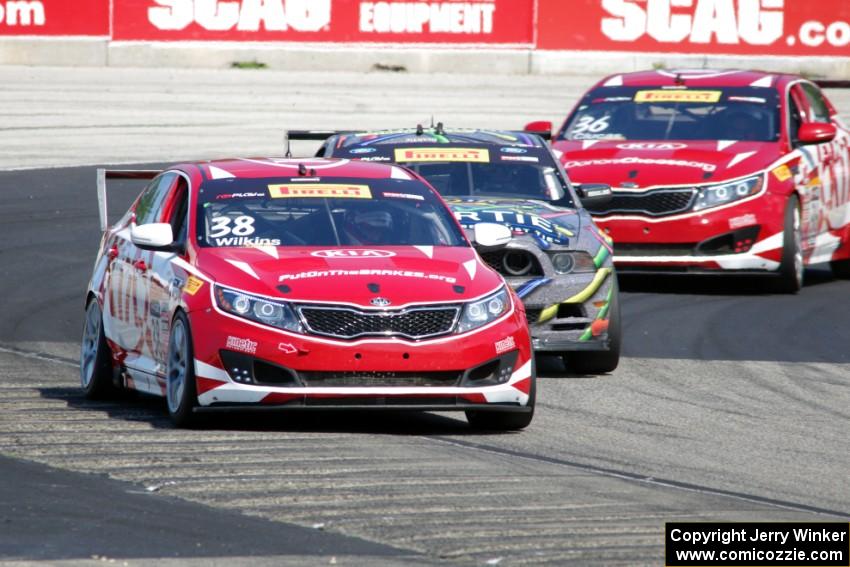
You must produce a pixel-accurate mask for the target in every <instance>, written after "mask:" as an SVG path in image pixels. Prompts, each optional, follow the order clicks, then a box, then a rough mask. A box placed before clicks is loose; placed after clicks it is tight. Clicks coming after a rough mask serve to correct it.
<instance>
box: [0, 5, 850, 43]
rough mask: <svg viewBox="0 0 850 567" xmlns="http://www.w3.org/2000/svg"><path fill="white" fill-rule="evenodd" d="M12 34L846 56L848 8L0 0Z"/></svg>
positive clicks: (1, 22) (0, 29)
mask: <svg viewBox="0 0 850 567" xmlns="http://www.w3.org/2000/svg"><path fill="white" fill-rule="evenodd" d="M110 13H111V17H112V20H111V21H110ZM110 24H111V25H110ZM9 35H16V36H20V35H28V36H101V37H111V38H112V39H115V40H142V41H206V40H217V41H281V42H326V43H360V44H362V43H391V44H402V45H416V44H424V45H434V44H442V45H447V44H448V45H480V46H495V47H500V46H501V47H505V46H514V47H525V48H537V49H549V50H599V51H631V52H662V53H699V54H702V53H706V54H730V55H788V56H803V55H805V56H829V55H832V56H846V57H850V0H0V36H9Z"/></svg>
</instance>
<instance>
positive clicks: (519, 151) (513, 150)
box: [499, 147, 528, 154]
mask: <svg viewBox="0 0 850 567" xmlns="http://www.w3.org/2000/svg"><path fill="white" fill-rule="evenodd" d="M499 151H501V152H502V153H503V154H527V153H528V150H526V149H523V148H514V147H509V148H502V149H501V150H499Z"/></svg>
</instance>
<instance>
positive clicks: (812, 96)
mask: <svg viewBox="0 0 850 567" xmlns="http://www.w3.org/2000/svg"><path fill="white" fill-rule="evenodd" d="M802 87H803V92H804V93H805V94H806V99H808V101H809V113H810V116H809V117H808V118H809V119H808V120H807V122H829V106H827V104H826V101H825V100H824V98H823V94H821V92H820V89H818V88H817V87H816V86H814V85H812V84H811V83H803V85H802Z"/></svg>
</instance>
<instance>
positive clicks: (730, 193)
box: [693, 175, 762, 211]
mask: <svg viewBox="0 0 850 567" xmlns="http://www.w3.org/2000/svg"><path fill="white" fill-rule="evenodd" d="M761 186H762V176H761V175H756V176H755V177H748V178H746V179H739V180H738V181H733V182H731V183H723V184H722V185H709V186H707V187H702V188H701V189H700V190H699V194H698V195H697V200H696V203H694V209H693V210H695V211H701V210H703V209H709V208H711V207H717V206H720V205H725V204H726V203H731V202H732V201H737V200H739V199H744V198H746V197H749V196H750V195H755V194H756V193H758V192H759V191H761Z"/></svg>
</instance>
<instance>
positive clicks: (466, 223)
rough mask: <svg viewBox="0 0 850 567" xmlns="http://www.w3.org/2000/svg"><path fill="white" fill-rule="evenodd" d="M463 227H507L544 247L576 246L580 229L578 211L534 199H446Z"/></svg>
mask: <svg viewBox="0 0 850 567" xmlns="http://www.w3.org/2000/svg"><path fill="white" fill-rule="evenodd" d="M444 199H445V201H446V203H447V204H448V205H449V207H451V209H452V211H453V212H454V215H455V218H457V220H458V222H460V224H461V226H463V227H464V228H472V227H473V226H475V225H476V224H478V223H479V222H492V223H497V224H504V225H507V226H508V227H510V228H511V229H513V231H514V234H527V235H529V236H530V237H532V238H533V239H534V240H535V241H536V242H537V244H538V245H539V246H540V247H541V248H549V247H550V246H551V245H553V244H556V245H560V246H565V247H570V248H572V247H574V245H575V242H576V240H577V236H578V234H579V229H580V228H581V219H580V217H579V214H578V210H577V209H570V208H566V207H556V206H555V205H551V204H549V203H547V202H545V201H537V200H534V199H509V198H489V197H488V198H482V199H476V198H472V197H445V198H444Z"/></svg>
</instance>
